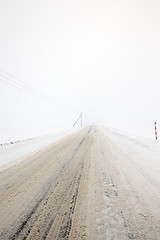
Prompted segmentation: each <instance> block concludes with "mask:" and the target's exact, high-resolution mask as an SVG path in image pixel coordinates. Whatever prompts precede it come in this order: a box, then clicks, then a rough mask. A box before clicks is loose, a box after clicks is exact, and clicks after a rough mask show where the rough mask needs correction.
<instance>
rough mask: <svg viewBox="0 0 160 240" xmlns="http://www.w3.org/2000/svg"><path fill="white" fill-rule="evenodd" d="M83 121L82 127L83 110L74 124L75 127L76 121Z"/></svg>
mask: <svg viewBox="0 0 160 240" xmlns="http://www.w3.org/2000/svg"><path fill="white" fill-rule="evenodd" d="M79 119H80V121H81V127H82V112H81V113H80V115H79V117H78V118H77V120H76V121H75V123H74V124H73V127H74V126H75V125H76V123H77V122H78V121H79Z"/></svg>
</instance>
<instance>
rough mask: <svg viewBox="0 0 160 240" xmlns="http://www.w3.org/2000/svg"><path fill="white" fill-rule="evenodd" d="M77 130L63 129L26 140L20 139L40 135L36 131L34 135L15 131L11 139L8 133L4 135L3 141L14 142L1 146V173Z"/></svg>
mask: <svg viewBox="0 0 160 240" xmlns="http://www.w3.org/2000/svg"><path fill="white" fill-rule="evenodd" d="M77 130H79V128H70V129H61V130H57V131H54V132H52V133H50V134H45V135H42V136H39V137H34V138H29V139H25V140H19V139H23V137H29V136H36V135H38V133H36V131H34V133H33V132H32V133H31V132H27V133H25V132H24V131H23V134H22V133H17V132H16V131H15V133H14V134H13V132H12V137H9V134H8V135H7V132H6V137H5V136H4V135H3V141H4V142H5V141H6V140H9V139H10V140H11V139H12V141H11V142H7V143H3V144H1V145H0V171H2V170H5V169H7V168H8V167H11V166H13V165H15V164H17V163H18V162H20V161H22V160H23V159H24V158H26V157H27V156H29V155H31V154H33V153H35V152H36V151H39V150H41V149H42V148H44V147H45V146H48V145H49V144H51V143H53V142H55V141H58V140H59V139H61V138H63V137H65V136H67V135H68V134H71V133H73V132H75V131H77ZM41 133H42V131H41ZM1 137H2V136H1ZM1 139H2V138H1ZM4 139H5V140H4ZM13 139H14V140H13Z"/></svg>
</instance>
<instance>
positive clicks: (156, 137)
mask: <svg viewBox="0 0 160 240" xmlns="http://www.w3.org/2000/svg"><path fill="white" fill-rule="evenodd" d="M154 125H155V138H156V140H157V123H156V122H154Z"/></svg>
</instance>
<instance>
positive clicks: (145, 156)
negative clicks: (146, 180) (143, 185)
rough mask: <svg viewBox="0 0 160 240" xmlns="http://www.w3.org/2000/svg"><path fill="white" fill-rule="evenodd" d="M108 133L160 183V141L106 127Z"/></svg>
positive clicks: (120, 147)
mask: <svg viewBox="0 0 160 240" xmlns="http://www.w3.org/2000/svg"><path fill="white" fill-rule="evenodd" d="M104 129H105V133H106V135H107V136H108V137H109V138H110V139H111V140H112V141H113V142H114V144H116V146H117V147H118V148H119V149H121V150H122V151H123V152H125V154H127V155H128V156H129V157H130V158H131V159H132V160H133V161H134V162H135V163H136V164H138V165H139V167H141V168H142V169H143V170H144V171H145V172H146V173H147V174H149V176H150V177H152V178H153V179H154V180H155V181H156V182H157V183H158V184H159V183H160V141H156V140H151V139H149V138H144V137H139V136H135V135H132V134H127V133H124V132H121V131H117V130H116V131H115V130H113V129H108V128H105V127H104Z"/></svg>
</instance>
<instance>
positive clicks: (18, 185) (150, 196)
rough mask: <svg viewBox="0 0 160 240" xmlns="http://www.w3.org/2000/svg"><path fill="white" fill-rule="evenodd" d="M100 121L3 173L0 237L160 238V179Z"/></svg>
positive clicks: (74, 238) (121, 239) (1, 178)
mask: <svg viewBox="0 0 160 240" xmlns="http://www.w3.org/2000/svg"><path fill="white" fill-rule="evenodd" d="M104 132H105V130H104V129H103V128H100V127H95V126H91V127H86V128H83V129H82V130H79V131H78V132H76V133H74V134H72V135H70V136H67V137H65V138H63V139H61V140H60V141H58V142H56V143H53V144H51V145H49V146H47V147H45V148H44V149H43V150H41V151H39V152H37V153H35V154H34V155H32V156H30V157H29V158H27V159H25V160H24V161H22V162H20V163H18V164H17V165H15V166H14V167H11V168H8V169H6V170H5V171H3V172H1V173H0V239H2V240H5V239H7V240H8V239H32V240H36V239H52V240H56V239H72V240H76V239H87V240H97V239H102V240H103V239H109V240H111V239H114V240H115V239H120V240H123V239H147V240H149V239H157V240H158V239H160V186H159V185H156V184H155V183H154V182H153V181H151V179H150V177H149V176H148V175H147V174H146V173H145V171H143V170H142V169H141V168H140V167H139V165H137V164H136V163H135V162H134V161H133V160H132V158H130V156H128V155H127V154H125V152H124V151H122V150H121V149H119V148H118V147H117V146H116V144H114V142H113V141H111V140H110V139H109V137H107V134H106V133H104Z"/></svg>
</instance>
